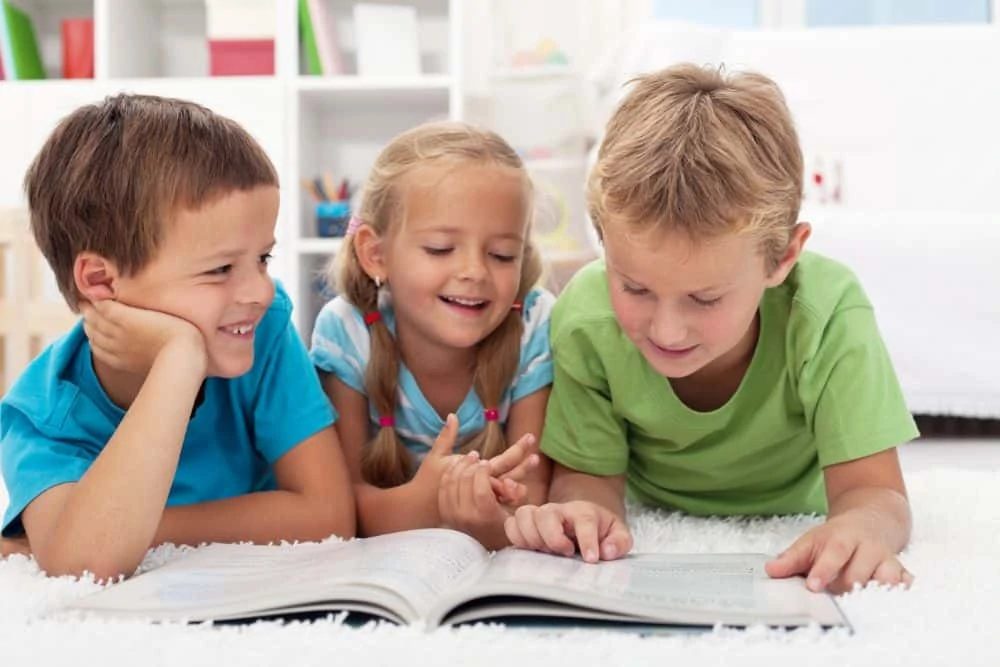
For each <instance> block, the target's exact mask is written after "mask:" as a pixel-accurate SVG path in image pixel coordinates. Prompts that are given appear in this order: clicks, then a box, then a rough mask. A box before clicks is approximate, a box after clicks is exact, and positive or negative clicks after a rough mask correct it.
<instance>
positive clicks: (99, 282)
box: [73, 252, 118, 301]
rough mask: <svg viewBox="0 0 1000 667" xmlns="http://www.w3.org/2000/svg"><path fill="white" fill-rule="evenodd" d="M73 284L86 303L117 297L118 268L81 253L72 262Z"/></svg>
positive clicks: (89, 254) (98, 258)
mask: <svg viewBox="0 0 1000 667" xmlns="http://www.w3.org/2000/svg"><path fill="white" fill-rule="evenodd" d="M73 282H75V283H76V289H77V291H78V292H79V293H80V295H81V296H82V297H83V298H84V299H86V300H87V301H103V300H105V299H114V298H115V297H117V296H118V267H116V266H115V265H114V263H112V262H111V261H110V260H108V259H105V258H104V257H101V256H100V255H97V254H95V253H92V252H81V253H80V254H79V255H77V256H76V261H74V262H73Z"/></svg>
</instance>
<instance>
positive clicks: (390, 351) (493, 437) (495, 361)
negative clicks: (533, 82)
mask: <svg viewBox="0 0 1000 667" xmlns="http://www.w3.org/2000/svg"><path fill="white" fill-rule="evenodd" d="M466 163H480V164H484V163H485V164H494V165H497V166H499V167H504V168H509V169H514V170H517V171H518V172H520V173H521V175H522V176H523V179H524V184H525V193H526V197H525V198H526V201H530V196H531V193H532V187H531V181H530V179H529V177H528V174H527V172H526V171H525V168H524V164H523V163H522V162H521V159H520V157H518V155H517V153H516V152H515V151H514V149H512V148H511V147H510V146H509V145H508V144H507V142H506V141H504V140H503V139H502V138H501V137H500V136H499V135H497V134H495V133H493V132H490V131H488V130H484V129H480V128H477V127H474V126H471V125H468V124H465V123H457V122H439V123H426V124H424V125H420V126H418V127H416V128H413V129H411V130H408V131H406V132H403V133H402V134H400V135H399V136H397V137H395V138H394V139H393V140H392V141H391V142H390V143H389V145H388V146H386V147H385V149H383V151H382V152H381V153H380V154H379V156H378V158H377V159H376V161H375V165H374V166H373V167H372V170H371V174H370V175H369V178H368V181H367V183H366V184H365V189H364V193H363V194H362V198H361V204H360V207H359V210H358V211H357V212H356V215H357V216H358V217H359V218H360V219H361V220H362V221H363V222H364V223H365V224H367V225H369V226H370V227H371V228H372V229H373V230H374V231H375V232H376V233H377V234H378V235H379V236H380V237H381V238H383V239H386V238H388V237H389V236H391V234H392V233H393V230H395V229H398V227H397V225H399V224H400V223H401V222H402V221H403V220H404V219H405V207H404V198H405V193H406V184H407V182H408V181H409V180H410V179H409V177H410V176H411V175H412V174H413V173H414V172H415V171H416V170H418V169H421V168H425V167H440V166H452V165H456V164H466ZM541 272H542V263H541V257H540V256H539V253H538V251H537V249H536V248H535V246H534V245H533V243H532V241H531V239H530V234H529V237H528V239H527V240H526V242H525V245H524V256H523V258H522V262H521V279H520V284H519V287H518V291H517V296H516V297H515V298H516V300H517V301H521V302H523V300H524V297H525V296H526V295H527V293H528V291H530V290H531V289H532V288H533V287H534V286H535V285H536V284H537V283H538V281H539V278H540V277H541ZM329 279H330V282H333V283H335V284H336V288H337V291H338V292H339V293H340V294H342V295H343V297H344V298H345V299H346V300H347V301H349V302H350V303H351V304H352V305H354V307H355V308H357V309H358V310H360V311H362V312H364V313H369V312H372V311H375V310H376V309H377V308H378V305H379V304H378V298H379V290H378V288H377V287H376V285H375V283H374V282H373V280H372V279H371V278H370V277H369V276H368V275H367V274H366V273H365V272H364V270H363V269H362V267H361V263H360V262H359V261H358V255H357V252H356V250H355V248H354V243H353V237H352V236H348V237H347V239H346V240H345V242H344V244H343V246H342V248H341V251H340V255H339V256H338V257H337V258H336V260H335V262H334V264H333V265H332V266H331V270H330V276H329ZM370 332H371V357H370V360H369V363H368V368H367V370H366V373H365V388H366V391H367V393H368V398H369V400H370V401H371V402H372V403H373V404H374V406H375V409H376V410H377V411H378V413H379V414H380V415H387V416H391V415H393V414H395V411H396V404H397V388H398V380H399V364H400V355H399V348H398V347H397V345H396V339H395V337H394V336H393V335H392V333H391V332H390V331H389V328H388V327H387V326H386V324H385V322H383V321H381V320H379V321H376V322H373V323H372V324H371V326H370ZM522 332H523V323H522V316H521V313H520V312H517V311H511V313H510V315H508V316H507V317H506V318H505V319H504V320H503V322H502V323H501V324H500V326H498V327H497V328H496V329H495V330H493V332H492V333H490V334H489V335H488V336H487V337H486V338H485V339H483V340H482V341H480V343H479V345H478V351H477V356H476V369H475V374H474V379H473V387H474V388H475V391H476V395H477V396H478V397H479V400H480V401H482V403H483V405H484V406H486V408H488V409H490V408H499V403H500V400H501V399H502V397H503V393H504V390H505V389H506V388H507V387H508V386H509V385H510V383H511V381H512V380H513V379H514V374H515V373H516V372H517V365H518V361H519V359H520V349H521V335H522ZM506 447H507V443H506V440H505V438H504V434H503V429H502V428H501V426H500V424H499V422H497V421H487V423H486V428H485V429H483V431H482V432H480V433H479V434H477V435H476V436H475V437H473V438H472V439H470V441H469V442H468V443H466V445H465V446H464V451H470V450H473V449H475V450H478V451H479V452H480V453H481V454H482V455H483V457H484V458H490V457H492V456H495V455H497V454H499V453H500V452H502V451H504V449H506ZM362 472H363V475H364V477H365V479H366V480H367V481H368V482H370V483H372V484H376V485H378V486H383V487H391V486H396V485H399V484H402V483H403V482H405V481H406V480H407V479H408V478H409V476H410V475H411V474H412V461H411V459H410V456H409V454H408V453H407V451H406V448H405V447H404V446H403V444H402V442H400V440H399V437H398V436H397V435H396V431H395V429H393V428H392V427H391V426H385V427H382V428H380V429H379V431H378V433H377V434H376V436H375V438H374V440H373V441H372V442H370V443H369V444H368V445H367V446H366V447H365V450H364V454H363V456H362Z"/></svg>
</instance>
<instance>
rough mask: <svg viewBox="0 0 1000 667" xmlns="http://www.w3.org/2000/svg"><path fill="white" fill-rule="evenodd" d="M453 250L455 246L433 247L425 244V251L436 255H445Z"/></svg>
mask: <svg viewBox="0 0 1000 667" xmlns="http://www.w3.org/2000/svg"><path fill="white" fill-rule="evenodd" d="M452 250H454V248H433V247H430V246H424V252H426V253H427V254H428V255H432V256H434V257H441V256H443V255H447V254H448V253H450V252H451V251H452Z"/></svg>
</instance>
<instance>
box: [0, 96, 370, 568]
mask: <svg viewBox="0 0 1000 667" xmlns="http://www.w3.org/2000/svg"><path fill="white" fill-rule="evenodd" d="M25 189H26V193H27V198H28V204H29V208H30V210H31V226H32V231H33V233H34V235H35V239H36V240H37V241H38V245H39V247H40V248H41V250H42V252H43V254H44V255H45V257H46V259H47V261H48V262H49V264H50V266H51V268H52V270H53V272H54V274H55V277H56V280H57V282H58V285H59V289H60V291H61V292H62V294H63V296H64V297H65V298H66V300H67V302H68V303H69V305H70V306H71V307H72V308H74V309H76V310H78V311H79V312H81V313H82V315H83V320H82V322H81V323H80V324H78V325H77V326H76V327H75V328H74V329H73V330H72V331H71V332H69V333H68V334H67V335H66V336H64V337H62V338H60V339H59V340H57V341H55V342H54V343H53V344H52V345H51V346H49V347H48V348H47V349H46V350H45V351H44V352H43V353H42V354H41V355H40V356H39V357H38V358H37V359H36V360H35V361H34V362H32V364H31V365H30V366H29V367H28V368H27V369H26V370H25V371H24V373H23V374H22V376H21V377H20V378H19V379H18V381H17V383H16V384H15V385H14V387H13V388H12V389H11V390H10V392H9V393H8V394H7V395H6V397H5V398H4V400H3V402H2V403H0V468H2V472H3V478H4V482H5V484H6V486H7V489H8V490H9V493H10V506H9V507H8V509H7V511H6V513H5V515H4V517H3V524H2V531H3V532H2V536H3V537H4V538H20V542H19V543H18V542H15V541H11V540H8V541H7V543H6V545H5V546H4V547H3V549H2V551H0V553H2V552H4V551H8V552H9V551H15V550H17V549H18V548H19V547H23V546H24V542H25V538H26V541H27V542H28V543H29V544H30V549H31V551H32V552H33V553H34V555H35V558H36V559H37V560H38V563H39V565H40V567H41V568H42V569H43V570H45V571H46V572H47V573H49V574H51V575H59V574H74V575H79V574H81V573H82V572H84V571H89V572H92V573H93V574H94V575H95V576H96V577H98V578H100V579H103V578H108V577H115V576H118V575H122V574H124V575H128V574H130V573H132V572H133V571H134V570H135V568H136V566H137V565H138V564H139V563H140V562H141V560H142V558H143V556H144V555H145V553H146V551H147V550H148V549H149V548H150V547H151V546H153V545H156V544H159V543H163V542H173V543H182V544H199V543H203V542H223V541H253V542H271V541H278V540H316V539H322V538H325V537H328V536H329V535H331V534H337V535H341V536H343V537H351V536H353V535H354V532H355V508H354V500H353V495H352V491H351V485H350V481H349V479H348V476H347V470H346V466H345V463H344V460H343V455H342V453H341V451H340V445H339V442H338V440H337V436H336V434H335V432H334V429H333V422H334V420H335V418H336V415H335V413H334V412H333V410H332V408H331V407H330V405H329V402H328V401H327V399H326V396H325V394H324V393H323V391H322V389H321V387H320V384H319V380H318V378H317V376H316V373H315V372H314V370H313V368H312V364H311V363H310V361H309V357H308V354H307V352H306V350H305V346H304V345H303V343H302V341H301V339H300V338H299V336H298V334H297V333H296V331H295V329H294V328H293V326H292V324H291V319H290V313H291V303H290V301H289V299H288V296H287V295H286V294H285V292H284V290H283V289H281V288H280V286H279V287H277V288H276V286H275V284H274V282H273V281H272V279H271V278H270V276H269V275H268V272H267V262H268V260H269V259H270V253H271V250H272V248H273V247H274V244H275V240H274V230H275V223H276V219H277V212H278V182H277V175H276V174H275V171H274V167H273V165H272V164H271V162H270V160H269V159H268V157H267V155H266V154H265V153H264V151H263V150H262V149H261V147H260V146H259V145H258V144H257V142H256V141H255V140H254V139H253V138H252V137H251V136H250V135H249V134H248V133H247V132H246V131H245V130H244V129H243V128H241V127H240V126H239V125H238V124H236V123H235V122H233V121H231V120H229V119H227V118H223V117H221V116H218V115H216V114H214V113H212V112H211V111H209V110H207V109H205V108H203V107H201V106H198V105H196V104H193V103H189V102H184V101H180V100H171V99H164V98H158V97H152V96H138V95H119V96H116V97H112V98H109V99H107V100H105V101H104V102H103V103H100V104H95V105H89V106H85V107H82V108H80V109H78V110H77V111H75V112H74V113H72V114H70V115H69V116H68V117H67V118H66V119H64V120H63V121H62V122H61V123H60V125H59V126H58V127H57V128H56V129H55V131H54V132H53V133H52V135H51V136H50V137H49V138H48V140H47V141H46V143H45V145H44V146H43V148H42V150H41V152H40V153H39V154H38V156H37V157H36V158H35V161H34V163H33V164H32V165H31V167H30V168H29V170H28V174H27V176H26V179H25Z"/></svg>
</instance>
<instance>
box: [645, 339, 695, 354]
mask: <svg viewBox="0 0 1000 667" xmlns="http://www.w3.org/2000/svg"><path fill="white" fill-rule="evenodd" d="M649 344H650V345H652V346H653V347H654V348H655V349H656V351H657V352H660V353H661V354H664V355H667V356H669V357H683V356H684V355H686V354H689V353H691V352H693V351H694V349H695V348H696V347H698V346H697V345H690V346H688V347H662V346H660V345H657V344H656V343H654V342H653V341H649Z"/></svg>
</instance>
